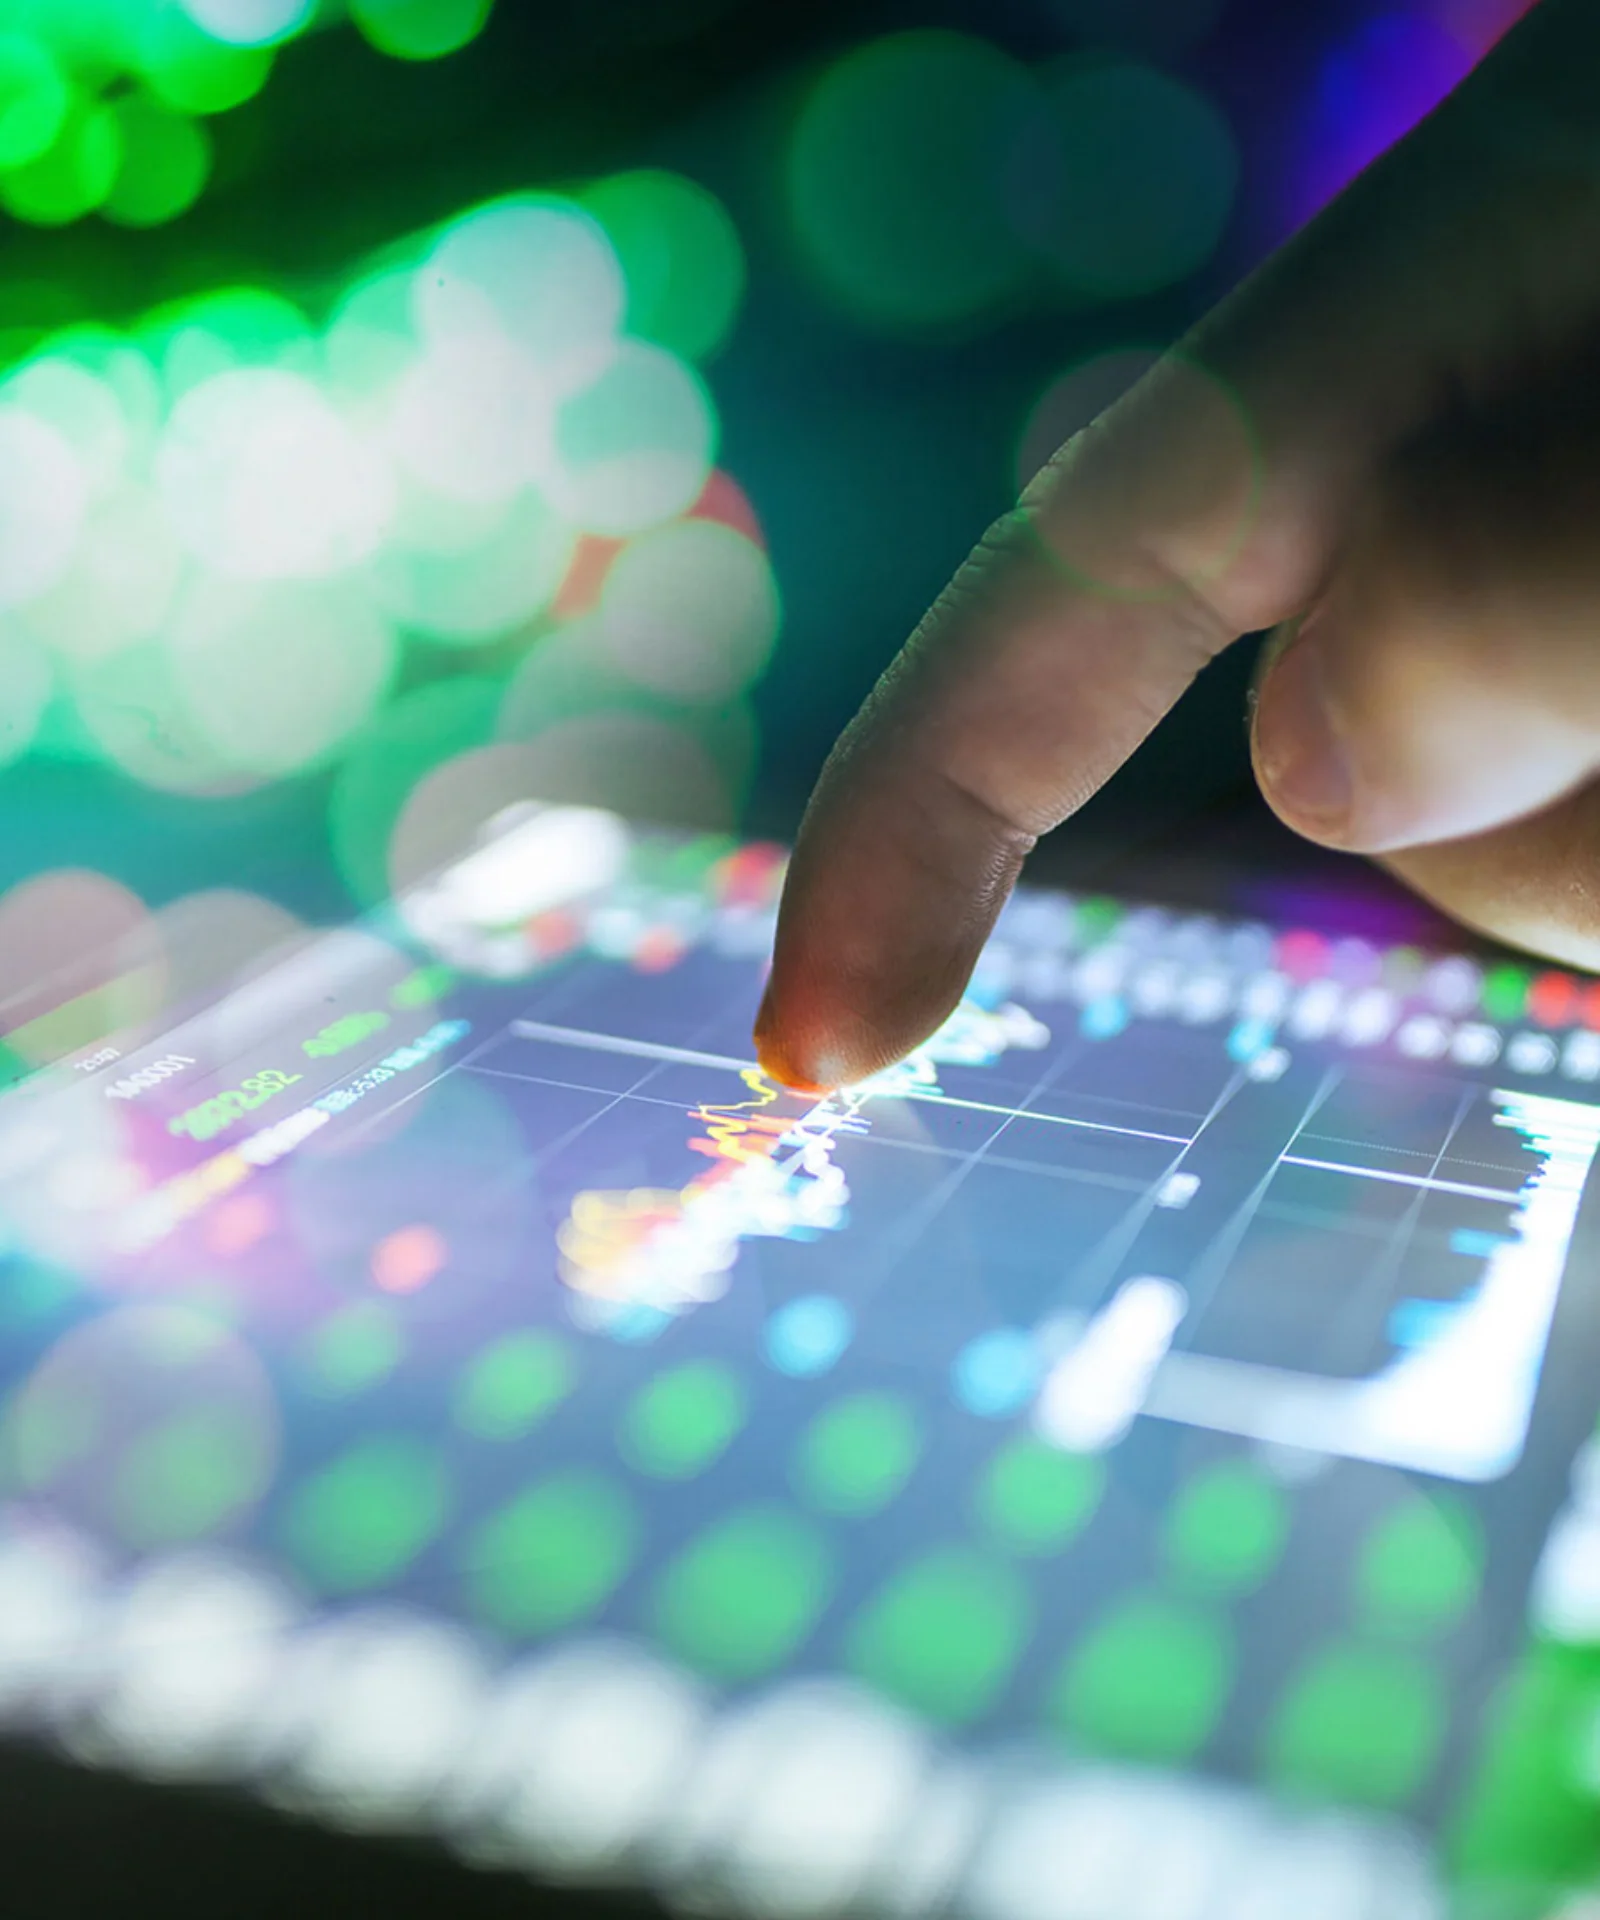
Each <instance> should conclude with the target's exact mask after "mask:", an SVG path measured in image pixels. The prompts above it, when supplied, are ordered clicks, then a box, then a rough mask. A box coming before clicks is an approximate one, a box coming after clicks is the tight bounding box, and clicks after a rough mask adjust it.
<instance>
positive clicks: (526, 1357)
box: [453, 1331, 576, 1440]
mask: <svg viewBox="0 0 1600 1920" xmlns="http://www.w3.org/2000/svg"><path fill="white" fill-rule="evenodd" d="M575 1376H576V1368H575V1367H574V1365H573V1360H572V1355H571V1353H570V1352H569V1351H568V1349H567V1347H566V1345H565V1344H564V1343H563V1342H562V1341H561V1340H558V1339H557V1338H556V1336H555V1335H554V1334H553V1333H534V1332H531V1331H530V1332H525V1333H511V1334H507V1335H506V1337H505V1338H504V1339H503V1340H496V1341H495V1343H494V1344H493V1346H489V1347H485V1348H484V1350H483V1352H482V1353H480V1354H479V1355H478V1356H477V1358H476V1359H475V1360H473V1361H472V1363H471V1364H470V1365H469V1366H468V1367H467V1368H466V1370H465V1371H464V1372H463V1373H462V1375H461V1379H460V1381H459V1382H458V1384H457V1387H456V1392H455V1399H454V1403H453V1411H454V1413H455V1417H456V1424H457V1425H458V1426H461V1427H464V1428H465V1429H466V1431H467V1432H468V1433H471V1434H475V1435H476V1436H477V1437H478V1439H480V1440H517V1439H520V1438H521V1437H522V1435H523V1434H525V1433H531V1432H532V1431H533V1429H534V1428H535V1427H536V1426H538V1424H539V1422H540V1421H541V1420H543V1419H544V1417H545V1415H546V1414H548V1413H549V1412H550V1411H551V1410H552V1409H553V1408H555V1407H557V1406H559V1405H560V1404H561V1402H562V1401H563V1400H564V1399H566V1397H567V1395H568V1394H569V1393H571V1391H572V1387H573V1381H574V1378H575Z"/></svg>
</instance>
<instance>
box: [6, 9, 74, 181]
mask: <svg viewBox="0 0 1600 1920" xmlns="http://www.w3.org/2000/svg"><path fill="white" fill-rule="evenodd" d="M71 105H72V83H71V81H69V80H68V79H67V77H66V75H65V74H64V73H63V72H62V71H61V68H60V65H59V64H58V62H57V61H56V58H55V56H54V55H53V54H52V53H51V52H50V50H49V48H48V47H46V46H45V45H44V44H43V43H42V42H41V41H39V40H36V39H35V38H34V37H33V35H32V34H31V33H0V167H20V166H22V165H24V164H25V163H26V162H27V161H29V160H37V159H38V157H39V156H40V154H42V153H44V152H46V151H47V150H48V149H49V148H50V147H51V146H53V145H54V144H55V140H56V136H57V135H58V134H59V133H60V131H61V126H62V122H63V121H64V120H65V119H66V117H67V112H68V109H69V108H70V107H71Z"/></svg>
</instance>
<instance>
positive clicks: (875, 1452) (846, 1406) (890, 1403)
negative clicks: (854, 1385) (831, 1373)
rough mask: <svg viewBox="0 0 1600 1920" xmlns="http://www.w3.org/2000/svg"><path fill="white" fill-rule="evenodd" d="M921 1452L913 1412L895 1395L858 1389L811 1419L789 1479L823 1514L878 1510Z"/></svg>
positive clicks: (890, 1495)
mask: <svg viewBox="0 0 1600 1920" xmlns="http://www.w3.org/2000/svg"><path fill="white" fill-rule="evenodd" d="M921 1450H922V1437H921V1433H920V1431H919V1429H918V1423H917V1418H916V1415H915V1414H914V1413H913V1412H912V1411H911V1409H910V1407H909V1406H908V1405H907V1404H906V1402H905V1401H904V1400H903V1399H902V1398H901V1397H900V1396H899V1395H898V1394H893V1393H858V1394H855V1395H853V1396H852V1397H851V1398H850V1399H848V1400H837V1401H835V1402H834V1404H833V1405H832V1406H831V1407H826V1408H824V1409H823V1411H822V1412H821V1413H819V1414H818V1415H817V1417H816V1419H815V1420H813V1421H812V1423H811V1425H810V1426H809V1427H808V1428H807V1430H806V1432H805V1435H804V1437H803V1438H802V1439H801V1442H800V1445H799V1448H798V1450H797V1451H796V1454H795V1460H794V1468H793V1472H792V1473H791V1475H790V1477H791V1479H792V1480H793V1482H794V1486H795V1490H796V1491H797V1492H798V1493H799V1494H800V1495H801V1497H802V1498H803V1499H804V1500H806V1501H808V1502H809V1503H810V1505H812V1506H814V1507H819V1508H821V1510H822V1511H823V1512H824V1513H837V1514H849V1515H856V1516H859V1515H862V1514H869V1513H878V1512H879V1511H881V1510H882V1509H883V1508H884V1507H886V1506H887V1505H888V1504H889V1502H890V1501H891V1500H892V1499H893V1498H894V1497H895V1495H896V1494H897V1493H898V1492H899V1491H900V1489H901V1488H902V1487H903V1486H904V1485H905V1483H906V1481H907V1480H908V1479H909V1478H910V1476H911V1472H912V1469H913V1468H914V1467H915V1466H916V1464H917V1455H918V1454H919V1453H920V1452H921Z"/></svg>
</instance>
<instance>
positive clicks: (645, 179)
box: [580, 172, 745, 359]
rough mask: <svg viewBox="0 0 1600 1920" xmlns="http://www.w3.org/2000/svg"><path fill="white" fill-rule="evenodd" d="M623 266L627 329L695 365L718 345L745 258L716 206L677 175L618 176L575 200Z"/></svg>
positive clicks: (738, 294)
mask: <svg viewBox="0 0 1600 1920" xmlns="http://www.w3.org/2000/svg"><path fill="white" fill-rule="evenodd" d="M580 204H581V205H582V206H583V207H584V208H585V209H586V210H587V211H588V212H589V213H591V214H593V216H594V217H595V219H596V220H598V221H599V222H600V224H601V226H602V227H604V228H605V230H606V236H607V238H608V239H609V240H610V242H611V244H612V246H613V248H614V249H615V250H616V254H617V258H618V259H619V260H620V261H621V263H622V271H623V274H624V276H625V278H626V280H627V282H628V311H627V329H628V331H629V333H632V334H637V335H639V336H640V337H641V338H643V339H646V340H654V341H656V342H657V343H658V344H660V345H661V346H664V347H670V348H671V349H672V351H673V352H674V353H680V354H683V355H685V356H686V357H687V358H689V359H699V358H701V357H703V356H704V355H706V354H708V353H710V352H712V351H714V350H715V349H716V348H717V347H718V346H720V345H721V343H722V341H723V340H724V338H725V337H726V335H727V332H728V329H729V328H730V327H731V326H732V324H733V317H734V315H735V313H736V312H737V311H738V307H739V302H740V299H741V298H742V297H743V294H744V284H745V268H744V251H743V249H742V248H741V247H740V245H739V235H738V231H737V229H736V228H735V227H734V224H733V222H732V220H730V219H729V218H728V215H727V213H726V212H725V211H724V209H723V206H722V203H721V202H720V201H719V200H717V199H715V198H714V197H713V196H712V195H711V194H709V193H707V192H706V190H705V188H704V187H701V186H697V185H696V184H695V183H694V181H692V180H685V179H684V178H683V177H682V176H681V175H679V174H675V173H656V172H644V173H621V174H616V175H614V176H613V177H612V178H611V179H609V180H602V181H601V182H600V183H599V185H598V186H595V187H591V188H590V189H589V191H588V192H587V193H585V194H583V195H582V196H580Z"/></svg>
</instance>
